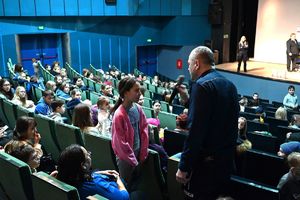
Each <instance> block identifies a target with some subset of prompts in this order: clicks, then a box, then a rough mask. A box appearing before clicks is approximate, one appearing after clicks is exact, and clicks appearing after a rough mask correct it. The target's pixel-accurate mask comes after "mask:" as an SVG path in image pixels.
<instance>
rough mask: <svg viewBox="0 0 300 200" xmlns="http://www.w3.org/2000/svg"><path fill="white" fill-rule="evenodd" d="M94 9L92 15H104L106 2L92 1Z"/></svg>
mask: <svg viewBox="0 0 300 200" xmlns="http://www.w3.org/2000/svg"><path fill="white" fill-rule="evenodd" d="M91 7H92V15H96V16H99V15H104V1H99V0H92V1H91Z"/></svg>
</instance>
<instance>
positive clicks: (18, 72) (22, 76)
mask: <svg viewBox="0 0 300 200" xmlns="http://www.w3.org/2000/svg"><path fill="white" fill-rule="evenodd" d="M14 73H15V76H14V77H13V80H14V81H17V82H18V83H19V84H23V83H25V82H28V81H29V78H28V76H27V75H26V73H25V72H24V70H23V66H22V64H20V63H18V64H15V68H14Z"/></svg>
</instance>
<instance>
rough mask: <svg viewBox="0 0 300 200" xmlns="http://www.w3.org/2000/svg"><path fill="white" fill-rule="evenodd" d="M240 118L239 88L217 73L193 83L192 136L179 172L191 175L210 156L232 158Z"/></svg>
mask: <svg viewBox="0 0 300 200" xmlns="http://www.w3.org/2000/svg"><path fill="white" fill-rule="evenodd" d="M238 115H239V104H238V95H237V90H236V87H235V86H234V85H233V83H232V82H230V81H229V80H227V79H226V78H224V77H223V76H222V75H220V74H219V73H218V72H217V71H216V70H214V69H211V70H208V71H206V72H205V73H203V74H202V75H201V76H200V77H199V78H198V80H197V81H195V82H193V83H192V85H191V90H190V100H189V116H188V122H189V135H188V137H187V139H186V141H185V144H184V149H183V153H182V156H181V160H180V164H179V169H180V170H181V171H184V172H191V171H192V170H193V169H195V168H197V166H199V165H200V163H201V162H202V161H203V160H204V159H205V158H207V157H208V156H213V157H218V158H220V157H223V158H224V157H228V158H233V153H234V148H235V145H236V139H237V132H238ZM227 155H228V156H227ZM232 162H233V161H232Z"/></svg>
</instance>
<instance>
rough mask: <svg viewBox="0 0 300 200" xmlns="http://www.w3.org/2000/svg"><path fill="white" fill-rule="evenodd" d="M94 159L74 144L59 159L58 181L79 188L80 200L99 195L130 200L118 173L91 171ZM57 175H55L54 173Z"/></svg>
mask: <svg viewBox="0 0 300 200" xmlns="http://www.w3.org/2000/svg"><path fill="white" fill-rule="evenodd" d="M91 164H92V159H91V155H90V153H89V152H87V150H86V149H85V148H84V147H81V146H79V145H77V144H73V145H71V146H69V147H67V148H66V149H65V150H63V152H62V153H61V155H60V157H59V159H58V168H57V170H58V172H57V175H56V177H57V179H58V180H60V181H63V182H65V183H67V184H69V185H72V186H74V187H76V188H77V190H78V193H79V196H80V199H86V197H88V196H92V195H95V194H99V195H101V196H103V197H105V198H107V199H110V200H129V194H128V192H127V191H126V188H125V186H124V184H123V183H122V180H121V179H120V176H119V174H118V172H116V171H114V170H105V171H94V172H92V171H91ZM53 174H55V173H53Z"/></svg>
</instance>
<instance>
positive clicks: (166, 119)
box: [158, 111, 177, 130]
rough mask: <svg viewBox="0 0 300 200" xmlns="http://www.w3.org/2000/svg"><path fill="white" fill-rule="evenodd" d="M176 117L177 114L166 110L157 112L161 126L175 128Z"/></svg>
mask: <svg viewBox="0 0 300 200" xmlns="http://www.w3.org/2000/svg"><path fill="white" fill-rule="evenodd" d="M176 117H177V115H175V114H172V113H167V112H163V111H162V112H160V113H159V114H158V119H159V120H160V127H161V128H166V127H167V128H168V129H170V130H174V129H175V128H176Z"/></svg>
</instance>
